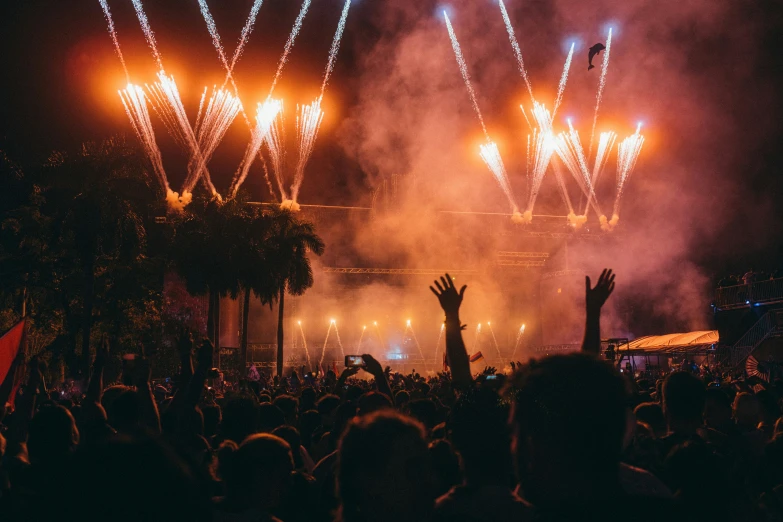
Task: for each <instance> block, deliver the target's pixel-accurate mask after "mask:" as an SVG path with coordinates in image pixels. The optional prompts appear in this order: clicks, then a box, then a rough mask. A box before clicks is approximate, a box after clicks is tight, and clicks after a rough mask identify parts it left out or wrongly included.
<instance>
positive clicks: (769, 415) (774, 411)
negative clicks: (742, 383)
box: [756, 390, 780, 425]
mask: <svg viewBox="0 0 783 522" xmlns="http://www.w3.org/2000/svg"><path fill="white" fill-rule="evenodd" d="M756 399H757V400H758V401H759V408H760V410H761V422H763V423H764V424H768V425H772V424H774V423H775V421H776V420H778V418H780V407H778V403H777V401H776V400H775V397H773V396H772V392H770V391H768V390H761V391H760V392H758V393H757V394H756Z"/></svg>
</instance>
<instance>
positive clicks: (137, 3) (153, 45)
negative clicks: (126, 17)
mask: <svg viewBox="0 0 783 522" xmlns="http://www.w3.org/2000/svg"><path fill="white" fill-rule="evenodd" d="M131 2H133V8H134V9H135V10H136V17H137V18H138V19H139V24H141V30H142V31H143V32H144V37H145V38H146V39H147V45H149V46H150V50H151V51H152V56H153V58H155V63H156V64H157V65H158V69H160V70H161V72H162V71H163V60H161V57H160V52H158V43H157V42H156V41H155V33H153V32H152V28H150V22H149V20H147V14H146V13H145V12H144V6H142V5H141V0H131Z"/></svg>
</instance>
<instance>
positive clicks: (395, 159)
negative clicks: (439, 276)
mask: <svg viewBox="0 0 783 522" xmlns="http://www.w3.org/2000/svg"><path fill="white" fill-rule="evenodd" d="M251 3H252V2H251V1H250V0H220V1H218V0H212V1H211V2H210V8H211V10H212V13H213V15H214V18H215V20H216V22H217V26H218V28H219V30H220V32H221V36H222V39H223V43H224V46H225V48H226V51H227V53H228V54H229V55H230V54H231V53H232V52H233V48H234V46H235V43H236V40H237V37H238V35H239V32H240V30H241V28H242V26H243V24H244V21H245V18H246V16H247V13H248V12H249V9H250V5H251ZM718 3H720V2H718ZM588 4H589V5H588ZM715 4H716V2H713V1H709V2H708V1H706V0H695V1H693V2H674V1H663V2H659V1H651V0H649V1H648V0H643V1H628V2H618V1H615V2H612V1H609V0H603V1H599V2H584V1H580V2H577V1H566V0H559V1H551V0H529V1H516V0H509V1H508V2H507V5H508V7H509V11H510V13H511V17H512V20H514V21H515V25H516V29H517V35H518V37H519V39H520V43H521V44H522V48H523V52H524V53H525V58H526V61H527V63H528V68H529V72H530V75H531V78H532V79H533V82H534V90H535V88H536V86H537V85H543V84H544V83H546V84H547V85H548V86H549V85H554V84H555V83H556V79H557V76H558V75H559V70H560V68H561V67H562V59H563V43H564V42H565V41H566V39H567V38H568V37H569V36H571V35H576V36H578V38H579V39H580V41H581V44H580V48H579V53H578V55H577V56H576V57H575V65H574V67H573V69H572V73H571V79H570V80H569V82H570V83H569V88H568V89H567V91H566V102H565V104H564V109H563V112H564V114H565V113H568V112H569V111H571V112H579V113H580V114H581V117H582V118H588V117H591V114H592V113H591V110H590V109H591V107H592V100H594V96H595V94H594V87H593V84H592V83H588V82H594V81H595V78H596V76H587V72H586V71H585V69H586V64H585V63H583V62H586V61H587V60H586V56H585V55H586V48H587V47H588V46H589V45H592V44H593V43H594V40H595V41H600V39H601V38H602V36H601V34H602V33H601V30H602V29H601V28H602V27H603V26H604V25H605V23H606V22H607V21H609V20H612V21H614V22H616V23H618V24H619V27H620V28H621V29H620V31H619V32H618V37H617V42H616V46H617V47H616V51H613V54H614V53H615V52H616V54H614V56H613V60H616V61H613V62H612V64H611V66H610V80H609V86H608V87H607V92H606V94H605V96H606V105H605V107H606V109H605V110H606V114H607V115H609V116H607V117H608V118H610V119H612V120H613V121H620V120H621V118H620V115H622V117H623V118H626V120H627V121H623V125H625V126H624V127H622V132H620V134H621V135H627V133H628V130H627V129H632V127H633V122H631V119H633V121H636V119H637V118H641V119H645V125H646V126H647V129H649V130H648V132H649V135H648V141H649V150H648V151H647V152H648V154H649V157H645V156H644V153H643V157H642V160H640V164H639V171H638V174H639V176H638V178H636V179H632V181H631V183H632V184H633V183H634V182H636V184H635V185H634V186H633V187H632V188H631V189H629V194H628V195H627V199H626V200H625V202H624V207H623V208H624V212H625V213H626V214H624V216H627V217H628V222H629V227H630V226H632V225H634V224H636V225H637V228H635V229H629V230H631V232H629V233H631V234H634V235H636V236H637V237H638V238H639V239H640V241H647V242H649V246H650V248H656V243H658V242H659V236H658V235H657V234H660V236H661V237H664V239H662V240H660V241H662V242H664V243H666V242H668V243H667V245H666V246H661V247H660V248H662V249H664V250H666V249H668V248H671V249H672V252H676V255H675V254H673V256H675V257H676V256H680V257H681V256H685V257H687V258H689V260H690V261H692V262H693V263H695V264H696V265H697V266H699V267H701V268H703V269H705V270H706V271H707V273H708V274H709V275H710V276H711V277H714V276H716V275H718V274H719V273H722V272H725V271H736V272H743V271H744V270H745V269H746V268H748V267H750V266H756V267H759V268H767V269H772V268H774V267H776V266H778V265H783V258H782V257H781V253H783V250H781V244H783V242H782V241H781V238H783V226H781V225H783V220H781V205H780V199H781V196H782V195H783V190H781V189H782V188H783V170H782V169H781V165H782V163H783V147H781V143H782V142H781V139H782V138H783V128H782V127H781V123H780V122H781V116H783V110H782V106H781V99H780V93H781V92H783V52H781V49H783V36H782V35H783V15H782V14H781V11H783V8H782V7H781V5H780V3H779V2H773V1H760V2H750V1H739V2H726V4H731V5H720V6H716V5H715ZM720 4H723V3H720ZM109 5H110V7H111V9H112V12H113V16H114V20H115V24H116V26H117V32H118V36H119V39H120V43H121V45H122V48H123V52H124V54H125V57H126V60H127V62H128V66H129V69H130V74H131V77H132V79H133V81H134V82H136V83H141V84H143V83H144V82H151V81H152V80H153V79H154V73H155V68H154V64H153V61H152V58H151V55H150V53H149V50H148V48H147V47H146V44H145V42H144V39H143V35H142V33H141V31H140V29H139V26H138V22H137V19H136V17H135V14H134V12H133V8H132V5H131V2H130V0H121V1H110V2H109ZM437 5H438V4H437V3H436V2H432V1H429V0H427V1H424V0H393V1H380V0H358V1H357V2H355V3H354V5H353V7H352V10H351V13H350V15H349V18H348V24H347V27H346V31H345V37H344V40H343V46H342V48H341V51H340V55H339V57H338V61H337V67H336V69H335V72H334V76H333V79H332V81H331V84H330V87H329V89H328V91H327V95H326V99H325V104H324V107H325V110H326V113H327V115H326V119H325V121H324V127H323V129H322V131H321V134H320V136H319V139H318V142H317V144H316V147H315V152H314V155H313V157H312V160H311V162H310V167H309V168H308V174H307V178H306V179H305V183H304V186H303V190H302V194H301V196H300V201H302V202H306V203H327V204H348V205H350V204H361V205H366V204H368V203H369V200H370V197H371V190H372V188H373V187H374V186H376V184H377V183H378V182H379V180H380V179H382V178H383V177H385V176H388V175H389V174H390V173H391V172H396V173H406V171H411V172H415V173H416V175H417V179H422V178H424V179H427V180H431V183H430V184H429V185H428V184H427V182H426V181H425V182H424V184H423V188H422V190H427V191H430V192H432V193H433V194H436V195H435V196H433V198H440V199H437V200H436V201H434V202H433V204H434V205H437V206H438V207H440V208H463V207H465V206H466V205H468V206H470V208H474V209H483V210H492V208H490V207H491V206H492V205H496V206H497V207H498V208H497V209H495V210H497V211H505V210H506V209H505V208H503V207H504V205H505V201H504V200H503V199H502V195H499V190H498V189H497V186H496V185H495V184H494V183H493V181H492V179H491V178H489V177H488V176H486V173H485V172H484V171H483V170H482V169H483V166H482V165H481V164H480V163H479V162H477V161H475V158H474V156H473V155H472V152H470V151H469V147H465V145H466V144H471V143H472V141H471V140H474V139H475V137H476V135H477V129H476V121H475V117H474V115H473V114H472V111H471V107H470V103H469V101H468V99H467V95H466V94H465V92H464V86H462V84H461V79H460V77H459V74H458V71H457V68H456V65H455V63H454V61H453V55H451V54H450V53H451V50H450V47H449V45H448V39H447V36H446V31H445V27H443V24H442V22H440V21H439V20H438V19H437V13H438V9H437V8H436V7H437ZM341 6H342V1H341V0H313V5H312V8H311V11H310V13H309V14H308V17H307V19H306V20H305V23H304V27H303V29H302V33H301V35H300V37H299V40H298V41H297V44H296V47H295V49H294V51H293V54H292V57H291V61H290V63H289V64H288V66H287V67H286V69H285V71H284V73H283V78H282V82H281V84H280V88H279V91H278V92H279V93H280V94H282V95H283V96H284V97H285V98H286V104H287V107H288V108H289V114H291V112H292V111H290V109H291V108H292V106H293V105H295V104H296V103H297V102H299V103H309V101H311V100H312V98H314V97H315V95H316V94H317V91H318V88H319V86H320V78H321V74H322V72H323V68H324V65H325V63H326V58H327V53H328V48H329V44H330V42H331V38H332V35H333V33H334V29H335V26H336V23H337V20H338V18H339V15H340V9H341ZM451 6H452V8H453V9H454V12H455V15H454V18H453V20H454V23H455V28H456V29H457V32H458V34H459V35H460V39H461V41H462V45H463V47H464V50H465V54H466V56H467V58H468V61H469V67H471V69H472V72H473V74H474V76H475V79H476V84H477V91H478V92H479V97H480V103H481V104H482V108H483V109H484V111H485V114H486V115H487V119H488V124H489V126H490V131H491V132H496V133H497V134H500V135H501V136H502V137H504V138H505V141H506V142H507V143H508V144H507V145H506V150H505V151H504V155H507V156H508V159H507V164H508V166H509V171H510V173H511V175H512V184H514V185H515V187H516V189H517V190H518V192H519V193H520V194H521V193H523V192H524V188H523V186H524V174H523V172H524V150H523V145H522V141H523V140H516V141H514V140H512V139H511V136H514V135H515V134H514V133H515V132H517V131H524V122H523V120H521V118H520V117H519V111H518V109H517V106H518V104H519V102H520V101H524V99H523V93H524V91H523V87H522V85H523V84H522V81H521V79H520V77H519V75H518V74H517V72H516V67H515V63H514V59H513V55H512V54H511V51H510V46H509V45H508V40H507V38H506V35H505V33H504V32H503V26H502V23H501V21H500V17H499V14H498V10H497V7H496V4H495V2H494V1H492V0H470V1H467V0H455V1H454V2H451ZM145 7H146V10H147V14H148V16H149V19H150V23H151V25H152V28H153V30H154V31H155V33H156V35H157V38H158V43H159V46H160V51H161V54H162V56H163V61H164V65H165V66H166V69H167V71H169V72H171V73H173V74H174V75H175V77H176V78H177V81H178V83H179V84H180V90H181V91H182V92H183V98H184V100H185V102H186V106H187V108H188V110H189V112H190V114H192V115H194V114H195V110H196V107H197V103H198V96H199V95H200V93H201V91H202V90H203V88H204V86H206V85H210V86H211V85H212V84H213V83H215V82H218V83H221V82H222V79H223V71H222V67H221V65H220V63H219V61H218V59H217V55H216V52H215V50H214V48H213V47H212V44H211V41H210V38H209V34H208V32H207V30H206V27H205V24H204V22H203V19H202V18H201V14H200V12H199V9H198V3H197V2H196V0H166V1H162V0H157V1H153V0H149V1H147V2H146V4H145ZM299 7H300V2H298V1H294V0H266V1H265V4H264V5H263V7H262V8H261V11H260V13H259V17H258V22H257V25H256V28H255V31H254V33H253V34H252V36H251V39H250V43H249V45H248V46H247V49H246V51H245V54H244V56H243V58H242V60H241V62H240V63H239V65H238V67H237V70H236V76H237V80H238V84H239V86H240V95H241V96H242V98H243V100H246V101H245V105H246V107H248V106H253V105H254V103H255V101H257V100H259V99H261V98H262V97H263V96H264V94H265V93H266V91H267V89H268V86H269V82H270V79H271V75H272V71H273V69H274V66H275V63H276V60H277V58H278V56H279V54H280V52H281V50H282V48H283V44H284V42H285V39H286V38H287V35H288V32H289V30H290V27H291V24H292V22H293V20H294V18H295V17H296V14H297V12H298V10H299ZM0 38H2V42H3V45H2V49H3V51H2V70H3V71H4V78H3V82H2V91H3V95H2V101H1V102H0V147H2V148H3V149H5V150H6V151H7V153H8V154H9V155H10V156H11V157H12V158H14V159H16V160H17V161H19V162H21V163H22V164H32V163H35V162H37V161H40V159H41V158H44V157H46V155H47V153H48V152H49V151H51V150H54V149H62V150H73V149H74V148H76V147H78V146H79V144H80V143H82V142H84V141H88V140H99V139H102V138H106V137H108V136H111V135H114V134H117V133H126V134H128V135H129V136H131V134H130V127H129V125H128V122H127V118H126V116H125V114H124V112H123V110H122V106H121V104H120V102H119V99H118V97H117V95H116V91H117V89H118V88H121V87H123V84H124V78H123V73H122V69H121V67H120V65H119V62H118V60H117V59H116V56H115V55H114V50H113V47H112V44H111V41H110V39H109V36H108V34H107V32H106V24H105V21H104V19H103V15H102V12H101V9H100V6H99V4H98V2H97V0H95V1H91V0H80V1H78V2H72V1H62V0H59V1H56V0H24V1H21V0H17V1H13V2H3V3H2V6H1V7H0ZM411 57H413V59H411ZM599 70H600V68H596V69H595V70H594V71H592V72H591V74H592V73H597V72H598V71H599ZM387 71H388V76H387ZM542 78H545V79H546V82H544V80H543V79H542ZM547 88H549V87H547ZM444 99H445V100H448V104H447V105H446V108H445V109H442V110H443V111H452V112H453V113H454V114H455V115H457V116H459V122H460V123H459V125H457V126H455V125H453V122H452V121H451V120H449V119H448V118H447V117H444V114H445V115H446V116H449V115H450V114H451V112H441V113H439V112H438V110H441V109H436V108H435V105H437V103H436V102H438V101H440V100H444ZM289 120H290V121H289V123H291V121H292V120H293V118H289ZM156 130H157V133H158V140H159V142H160V145H161V149H162V150H163V153H164V162H165V164H166V167H167V171H168V172H169V177H170V178H172V179H174V180H180V179H181V178H182V176H183V172H184V160H183V159H182V154H181V153H179V152H178V151H177V150H176V148H175V147H174V145H173V143H172V141H171V139H170V138H169V137H167V136H166V135H165V131H164V130H163V128H162V126H160V125H159V124H158V125H156ZM291 132H293V130H291ZM246 140H247V128H246V127H245V126H244V123H243V122H241V119H238V120H237V121H236V122H235V124H234V126H233V127H232V128H231V130H230V131H229V133H228V135H227V137H226V140H225V142H224V143H223V144H222V145H221V147H220V148H219V149H218V151H217V153H216V155H215V157H214V160H213V162H212V163H211V164H210V167H211V169H210V170H211V171H212V172H213V179H217V184H218V185H219V186H220V187H222V188H224V189H225V188H227V186H228V183H229V180H230V178H231V174H232V173H233V171H234V169H235V168H236V165H237V164H238V162H239V159H240V157H241V155H242V151H243V150H244V146H245V143H246ZM512 141H513V143H512ZM455 147H459V148H458V149H457V148H455ZM425 148H426V149H427V150H422V149H425ZM463 149H464V152H463ZM520 152H521V153H520ZM452 158H453V159H452ZM450 162H453V163H450ZM455 164H456V165H457V166H455ZM459 164H467V165H468V166H467V167H465V169H466V171H465V172H463V171H461V170H460V169H461V167H460V166H459ZM439 165H442V166H443V170H444V173H440V170H439V167H438V166H439ZM612 169H613V167H612ZM435 171H438V173H437V175H436V174H435ZM445 171H447V172H445ZM441 175H442V176H443V177H437V176H441ZM612 175H613V172H610V173H609V174H606V176H607V179H608V178H609V177H610V176H612ZM471 176H472V177H471ZM465 179H466V180H467V181H463V180H465ZM476 180H480V181H479V182H477V181H476ZM446 181H448V184H449V185H450V186H452V187H453V190H451V191H450V192H448V193H447V194H444V193H443V191H442V190H440V189H439V187H443V185H444V184H445V183H446ZM178 183H179V181H176V183H175V184H177V185H178ZM245 187H246V188H248V189H249V190H250V191H251V193H252V194H253V195H254V198H255V199H267V200H268V199H269V194H268V192H267V190H266V188H265V184H264V182H263V179H262V177H261V176H260V173H259V171H257V170H256V171H255V172H254V174H252V175H251V178H250V179H249V180H248V182H247V183H246V185H245ZM607 190H608V189H607ZM476 194H478V195H476ZM470 198H474V200H473V202H468V201H469V200H470ZM491 198H494V199H491ZM476 201H479V202H476ZM490 201H494V203H488V202H490ZM553 201H554V200H553ZM672 230H676V231H677V232H676V234H675V235H676V236H677V237H676V239H675V240H670V238H671V235H672V233H671V231H672Z"/></svg>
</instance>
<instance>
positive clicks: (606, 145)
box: [582, 131, 617, 216]
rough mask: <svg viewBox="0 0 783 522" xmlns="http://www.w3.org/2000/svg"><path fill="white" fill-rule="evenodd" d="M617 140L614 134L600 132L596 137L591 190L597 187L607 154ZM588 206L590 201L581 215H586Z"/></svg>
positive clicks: (588, 201) (607, 157)
mask: <svg viewBox="0 0 783 522" xmlns="http://www.w3.org/2000/svg"><path fill="white" fill-rule="evenodd" d="M616 139H617V134H615V133H614V132H611V131H609V132H602V133H601V134H600V135H599V137H598V148H597V149H596V150H595V163H594V164H593V177H592V185H593V190H595V187H596V186H597V185H598V178H599V177H601V173H602V172H603V170H604V167H605V166H606V162H607V161H608V160H609V152H610V151H611V150H612V147H613V146H614V142H615V140H616ZM589 206H590V200H589V199H588V200H587V202H586V203H585V210H584V212H582V215H583V216H584V215H586V214H587V209H588V207H589Z"/></svg>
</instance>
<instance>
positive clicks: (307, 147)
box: [291, 99, 324, 201]
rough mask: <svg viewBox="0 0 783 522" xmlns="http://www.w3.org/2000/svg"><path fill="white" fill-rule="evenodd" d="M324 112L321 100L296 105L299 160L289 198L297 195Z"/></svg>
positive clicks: (294, 198) (293, 198) (294, 197)
mask: <svg viewBox="0 0 783 522" xmlns="http://www.w3.org/2000/svg"><path fill="white" fill-rule="evenodd" d="M323 119H324V113H323V111H322V110H321V100H320V99H317V100H313V102H312V103H311V104H310V105H301V106H297V116H296V137H297V141H298V142H299V160H298V161H297V162H296V170H295V171H294V183H293V185H292V186H291V199H292V200H294V201H296V198H297V196H298V195H299V187H300V186H301V185H302V180H303V179H304V169H305V167H306V166H307V162H308V161H309V160H310V155H311V154H312V153H313V147H314V146H315V139H316V138H317V137H318V131H319V130H320V128H321V122H322V121H323Z"/></svg>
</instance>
